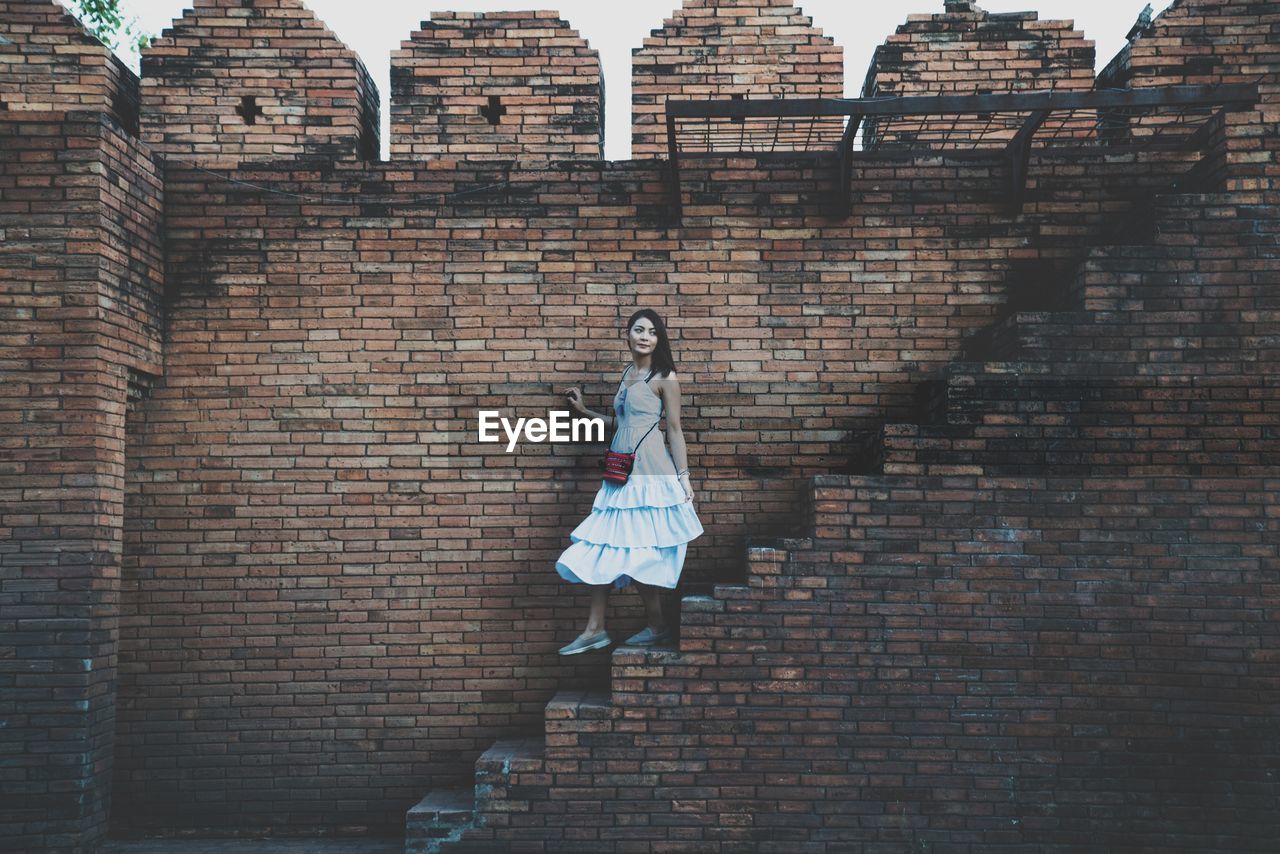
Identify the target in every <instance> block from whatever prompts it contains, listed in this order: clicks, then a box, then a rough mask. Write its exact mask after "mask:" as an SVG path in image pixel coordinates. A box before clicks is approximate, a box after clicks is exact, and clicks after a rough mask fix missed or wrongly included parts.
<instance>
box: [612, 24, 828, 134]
mask: <svg viewBox="0 0 1280 854" xmlns="http://www.w3.org/2000/svg"><path fill="white" fill-rule="evenodd" d="M843 62H844V59H843V51H842V49H841V48H840V47H839V46H838V45H836V44H834V43H833V42H832V41H831V39H830V38H828V37H827V36H824V35H823V34H822V30H820V29H818V28H816V27H814V26H813V22H812V20H811V19H810V18H809V17H807V16H806V15H802V14H801V13H800V10H799V9H797V8H796V7H794V6H792V5H791V4H790V3H785V2H780V0H727V2H721V0H685V2H684V3H683V4H682V5H681V7H680V8H679V9H677V10H676V11H675V13H674V14H673V15H672V17H671V18H668V19H667V20H665V21H664V22H663V25H662V28H661V29H657V30H653V31H652V33H651V34H650V35H649V37H648V38H646V39H645V40H644V42H643V45H642V46H641V47H639V48H636V49H634V50H632V52H631V123H632V129H631V156H632V157H635V158H649V157H665V156H666V154H667V129H666V127H667V126H666V113H665V110H664V109H663V105H664V104H665V103H666V99H667V98H681V99H687V98H693V99H704V98H705V99H711V98H780V97H783V96H793V97H808V98H816V97H829V98H839V97H842V96H843V95H844V65H843ZM814 124H815V127H814V131H813V132H814V133H817V134H819V135H823V134H825V135H830V134H832V133H834V135H835V136H836V137H839V134H840V124H841V122H840V120H839V119H834V120H832V119H827V120H823V121H819V122H816V123H814ZM777 129H778V132H779V133H782V134H788V133H802V134H803V133H807V132H809V130H810V122H809V120H804V121H787V120H784V121H781V122H779V123H778V124H777Z"/></svg>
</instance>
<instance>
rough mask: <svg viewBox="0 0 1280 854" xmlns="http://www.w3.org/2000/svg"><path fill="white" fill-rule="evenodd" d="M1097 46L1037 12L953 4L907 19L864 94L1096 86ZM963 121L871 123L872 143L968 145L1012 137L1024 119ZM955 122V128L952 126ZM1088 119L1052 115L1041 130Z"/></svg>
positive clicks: (1075, 126)
mask: <svg viewBox="0 0 1280 854" xmlns="http://www.w3.org/2000/svg"><path fill="white" fill-rule="evenodd" d="M1093 64H1094V49H1093V42H1092V41H1090V40H1088V39H1086V38H1085V37H1084V34H1083V33H1081V32H1080V31H1078V30H1076V29H1075V23H1074V22H1073V21H1069V20H1068V21H1058V20H1051V21H1041V20H1040V19H1039V17H1038V16H1037V14H1036V13H1035V12H1008V13H1004V14H992V13H990V12H987V11H985V10H983V9H980V8H978V6H977V5H976V4H975V3H972V2H955V3H951V2H948V3H947V4H946V7H945V9H944V11H943V12H941V13H939V14H920V15H908V16H907V22H906V23H905V24H902V25H900V26H899V27H898V29H897V31H896V32H895V33H894V34H893V35H891V36H889V38H888V39H886V40H885V43H884V44H882V45H880V46H879V47H878V48H876V51H875V53H874V54H873V55H872V59H871V67H870V68H869V69H868V71H867V77H866V80H865V81H864V82H863V86H862V95H863V97H877V96H889V95H977V94H986V93H990V92H1010V91H1019V90H1041V89H1055V90H1061V91H1087V90H1089V89H1092V88H1093ZM994 118H995V121H989V120H988V117H986V116H959V117H956V118H955V119H953V118H951V117H947V118H940V117H939V118H934V117H930V118H926V119H923V120H922V119H918V118H903V119H889V120H880V121H874V122H872V121H869V122H868V123H867V124H866V125H865V127H864V133H865V134H866V136H867V142H866V144H867V145H868V146H885V145H888V146H892V145H894V144H899V143H928V144H930V145H932V146H934V147H952V146H955V147H969V145H971V144H972V143H974V142H978V141H983V142H987V141H992V140H1008V139H1012V138H1013V136H1014V134H1015V133H1017V130H1018V128H1019V126H1020V125H1021V123H1022V121H1023V120H1024V119H1025V118H1026V117H1025V116H1012V115H1010V116H996V117H994ZM953 123H954V125H953ZM1089 126H1090V122H1089V121H1088V118H1087V117H1081V116H1070V117H1068V116H1065V115H1063V114H1059V115H1055V116H1051V117H1050V119H1049V122H1048V125H1047V126H1046V127H1045V128H1044V129H1043V131H1042V133H1043V134H1045V135H1048V134H1050V133H1057V134H1059V135H1068V136H1070V135H1077V134H1083V133H1087V131H1088V129H1089Z"/></svg>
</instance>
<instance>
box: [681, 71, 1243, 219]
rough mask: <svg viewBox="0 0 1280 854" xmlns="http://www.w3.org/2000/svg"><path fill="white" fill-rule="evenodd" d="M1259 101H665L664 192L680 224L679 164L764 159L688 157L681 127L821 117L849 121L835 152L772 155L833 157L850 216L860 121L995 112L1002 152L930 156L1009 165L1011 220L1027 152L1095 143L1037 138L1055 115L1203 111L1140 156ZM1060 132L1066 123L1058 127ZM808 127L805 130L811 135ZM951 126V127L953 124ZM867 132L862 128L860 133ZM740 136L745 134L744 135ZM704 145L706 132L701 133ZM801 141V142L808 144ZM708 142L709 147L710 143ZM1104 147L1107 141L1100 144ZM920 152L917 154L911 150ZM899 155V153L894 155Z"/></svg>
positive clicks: (1194, 96)
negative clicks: (1015, 125)
mask: <svg viewBox="0 0 1280 854" xmlns="http://www.w3.org/2000/svg"><path fill="white" fill-rule="evenodd" d="M1257 102H1258V88H1257V86H1256V85H1254V84H1243V83H1241V84H1234V83H1233V84H1218V85H1188V86H1161V87H1150V88H1142V89H1091V90H1087V91H1072V92H1063V91H1055V90H1045V91H1035V92H1004V93H997V94H985V95H923V96H888V97H875V98H790V99H768V100H766V99H759V100H749V99H747V100H711V101H692V100H668V101H667V102H666V123H667V160H668V162H667V174H666V180H667V192H668V196H669V201H670V205H671V208H672V212H673V213H674V215H675V218H676V220H677V221H678V220H679V218H680V215H681V200H680V163H681V161H682V160H690V159H698V158H708V157H725V156H733V155H735V154H748V155H753V156H757V157H761V158H763V157H764V156H765V155H764V154H763V153H759V152H753V151H743V150H738V151H734V150H714V151H693V150H689V149H684V150H682V149H681V147H680V144H679V143H680V133H679V128H678V127H677V124H678V123H679V122H691V121H696V120H699V119H703V120H708V121H710V120H714V119H733V120H738V121H741V120H744V119H748V118H776V119H790V120H802V119H808V120H810V121H814V120H816V119H819V118H823V117H836V116H839V117H843V116H848V117H849V120H848V122H847V123H846V124H845V127H844V131H843V133H842V134H841V137H840V142H839V143H838V145H837V146H836V148H835V150H834V151H833V150H831V149H830V148H819V149H809V148H802V149H793V150H789V151H775V152H773V154H774V155H775V156H784V157H790V158H795V157H797V156H812V157H814V158H815V159H818V160H829V159H835V160H836V161H837V164H838V171H837V173H836V178H835V181H834V184H835V186H834V188H833V189H834V192H833V195H834V196H835V198H836V200H837V208H838V210H839V211H840V212H841V213H842V214H843V215H846V216H847V215H848V213H849V203H850V198H849V197H850V190H851V185H852V180H853V161H854V157H855V154H854V140H855V138H856V136H857V133H858V130H859V128H860V127H862V126H864V123H870V122H874V121H875V120H876V119H881V120H884V119H902V118H904V117H915V118H923V117H929V116H942V117H947V116H950V117H952V118H953V120H954V119H955V118H956V117H959V116H973V115H977V116H988V117H990V118H989V120H991V119H993V118H994V116H996V115H997V114H1001V113H1005V114H1018V115H1021V116H1022V123H1021V127H1020V128H1019V129H1018V130H1017V132H1016V133H1015V134H1014V136H1013V138H1012V139H1010V140H1008V141H1007V142H1006V143H1004V144H1003V146H1002V147H1001V146H997V147H990V146H988V147H986V148H982V147H978V146H974V147H972V148H970V149H968V150H965V149H962V148H958V149H955V150H953V149H951V148H945V149H931V151H932V153H939V152H940V151H945V153H946V154H947V155H948V156H951V155H953V154H958V153H968V154H971V155H972V154H978V155H980V156H987V157H990V156H999V157H1002V158H1003V159H1004V160H1005V162H1006V163H1007V164H1008V179H1007V182H1006V195H1007V198H1008V206H1009V211H1010V214H1011V215H1017V213H1018V212H1019V211H1020V210H1021V209H1022V200H1023V196H1024V194H1025V192H1026V183H1027V171H1028V167H1029V164H1030V159H1031V151H1032V148H1033V147H1036V146H1035V142H1036V141H1037V140H1039V141H1040V142H1041V145H1039V146H1038V148H1039V149H1040V150H1058V148H1059V146H1055V145H1054V142H1056V141H1060V140H1064V139H1065V140H1069V141H1072V142H1075V143H1077V145H1076V146H1061V147H1062V148H1067V149H1071V148H1084V147H1085V146H1084V145H1082V144H1080V143H1081V142H1082V139H1083V140H1084V142H1086V143H1092V144H1093V145H1095V146H1096V145H1097V144H1098V142H1099V140H1098V138H1097V137H1085V138H1078V137H1060V136H1059V135H1058V134H1057V133H1056V132H1055V133H1054V134H1052V135H1048V136H1047V138H1046V139H1040V137H1039V136H1038V134H1039V132H1040V131H1041V129H1042V127H1043V126H1044V124H1045V122H1046V120H1047V119H1048V118H1049V117H1050V116H1051V115H1053V114H1055V113H1067V114H1070V113H1072V112H1076V111H1087V112H1096V113H1097V114H1098V115H1099V116H1101V115H1104V114H1107V113H1108V112H1110V113H1112V114H1114V115H1118V116H1120V117H1122V118H1128V117H1135V116H1140V115H1143V114H1144V113H1150V114H1152V115H1159V114H1161V112H1162V111H1164V112H1168V111H1170V110H1176V111H1177V112H1176V113H1175V114H1174V118H1175V119H1181V118H1183V117H1184V116H1186V115H1187V114H1188V113H1190V112H1194V113H1205V112H1207V113H1208V115H1207V117H1203V116H1201V117H1196V118H1195V120H1196V121H1203V124H1202V125H1201V126H1200V127H1199V128H1197V129H1196V130H1195V131H1194V132H1192V133H1189V134H1188V133H1183V134H1172V133H1170V134H1167V135H1168V136H1173V137H1176V138H1175V140H1174V144H1173V145H1159V144H1157V142H1156V139H1155V135H1153V136H1152V137H1148V138H1146V139H1145V140H1144V141H1142V142H1138V143H1136V144H1133V145H1132V146H1130V147H1131V148H1136V149H1138V150H1152V149H1157V148H1177V149H1181V150H1196V149H1197V148H1203V145H1204V142H1205V141H1206V140H1207V138H1208V132H1209V129H1210V128H1211V127H1212V125H1213V121H1212V120H1213V119H1215V118H1216V117H1217V116H1218V115H1220V114H1221V113H1222V112H1223V111H1226V110H1236V109H1245V108H1248V107H1251V106H1253V105H1255V104H1256V103H1257ZM1188 124H1189V123H1188V122H1183V123H1181V124H1176V125H1175V124H1170V125H1169V126H1170V127H1182V128H1184V129H1185V128H1186V127H1187V126H1188ZM1065 126H1066V120H1065V118H1064V120H1063V122H1062V123H1061V124H1060V127H1065ZM812 127H813V126H812V124H811V125H810V128H811V130H812ZM952 127H953V128H954V123H953V125H952ZM864 131H865V128H864ZM950 132H951V131H950V130H948V131H947V134H946V135H944V137H943V140H944V143H945V142H946V141H947V140H948V139H949V136H950ZM743 133H744V134H745V130H744V131H743ZM706 138H707V139H708V140H710V130H709V125H708V130H707V132H706ZM806 142H807V140H806ZM708 144H709V143H708ZM1104 144H1105V143H1104ZM1102 150H1106V151H1116V150H1122V147H1121V146H1115V145H1106V147H1105V148H1104V149H1102ZM915 151H916V152H919V151H920V149H915ZM899 153H900V152H899Z"/></svg>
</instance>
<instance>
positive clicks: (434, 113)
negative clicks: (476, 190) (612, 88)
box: [391, 12, 604, 160]
mask: <svg viewBox="0 0 1280 854" xmlns="http://www.w3.org/2000/svg"><path fill="white" fill-rule="evenodd" d="M391 137H392V138H391V155H392V157H394V158H405V159H413V160H422V159H427V158H431V157H441V156H445V157H459V158H466V159H469V160H486V159H494V158H499V159H508V160H514V159H517V158H519V159H527V158H556V159H564V158H583V159H591V160H599V159H601V158H602V157H603V156H604V154H603V152H604V81H603V79H602V78H601V76H600V57H599V55H598V54H597V53H596V52H595V51H594V50H592V49H591V48H590V47H589V46H588V45H587V42H586V40H585V39H583V38H581V37H580V36H579V35H578V33H577V32H576V31H574V30H573V29H571V28H570V27H569V25H568V24H567V23H565V22H564V21H563V20H561V19H560V18H559V16H558V14H557V13H556V12H486V13H480V12H434V13H432V16H431V20H430V21H424V22H423V23H422V28H421V29H420V30H418V31H416V32H414V33H413V34H412V35H411V36H410V38H409V40H408V41H405V42H402V43H401V48H400V50H397V51H393V52H392V54H391Z"/></svg>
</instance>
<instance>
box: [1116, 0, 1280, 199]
mask: <svg viewBox="0 0 1280 854" xmlns="http://www.w3.org/2000/svg"><path fill="white" fill-rule="evenodd" d="M1277 27H1280V7H1277V5H1276V4H1274V3H1239V2H1229V0H1175V1H1174V2H1173V3H1171V4H1170V5H1169V7H1168V8H1167V9H1165V10H1164V11H1163V12H1161V13H1160V14H1159V15H1158V16H1157V17H1156V18H1155V20H1154V21H1152V24H1151V27H1150V28H1149V29H1147V30H1146V31H1145V32H1142V33H1140V34H1138V35H1137V37H1136V38H1135V39H1133V40H1132V41H1131V42H1130V43H1129V44H1127V45H1126V46H1125V47H1124V48H1123V49H1122V50H1121V51H1120V52H1119V53H1118V54H1117V55H1116V56H1115V57H1114V58H1113V59H1112V60H1111V62H1110V63H1108V65H1107V67H1106V68H1104V69H1103V70H1102V72H1101V73H1100V74H1099V75H1098V85H1099V86H1126V87H1143V86H1170V85H1178V84H1215V83H1251V84H1256V85H1257V86H1258V89H1259V91H1260V93H1261V95H1262V98H1261V102H1260V104H1259V108H1258V109H1257V110H1255V111H1252V112H1236V113H1234V114H1232V115H1231V116H1230V121H1229V122H1227V123H1226V127H1225V128H1224V132H1223V135H1224V136H1225V140H1226V148H1225V151H1224V156H1225V158H1226V159H1227V160H1228V161H1229V169H1230V171H1231V173H1232V179H1231V183H1230V186H1231V187H1232V188H1236V189H1242V190H1256V189H1265V188H1268V187H1274V186H1275V182H1276V180H1277V178H1278V177H1280V142H1277V138H1276V134H1275V127H1276V123H1277V122H1280V42H1278V41H1277V40H1276V38H1275V35H1274V33H1275V31H1276V28H1277ZM1154 121H1155V120H1153V119H1147V120H1146V121H1145V122H1133V123H1132V124H1134V125H1135V130H1134V133H1135V134H1139V133H1142V132H1143V130H1142V129H1143V128H1144V126H1145V125H1150V124H1152V123H1153V122H1154ZM1164 121H1165V122H1166V123H1167V122H1168V121H1169V119H1165V120H1164ZM1224 168H1226V167H1224Z"/></svg>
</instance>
